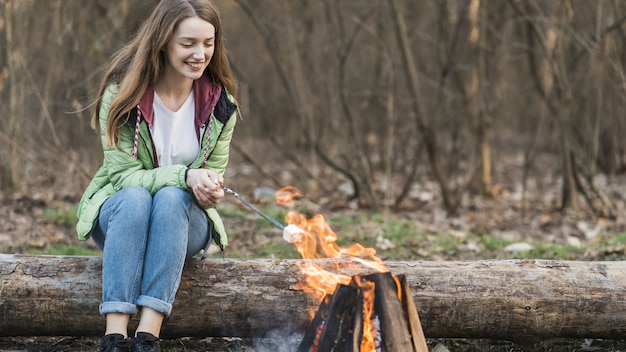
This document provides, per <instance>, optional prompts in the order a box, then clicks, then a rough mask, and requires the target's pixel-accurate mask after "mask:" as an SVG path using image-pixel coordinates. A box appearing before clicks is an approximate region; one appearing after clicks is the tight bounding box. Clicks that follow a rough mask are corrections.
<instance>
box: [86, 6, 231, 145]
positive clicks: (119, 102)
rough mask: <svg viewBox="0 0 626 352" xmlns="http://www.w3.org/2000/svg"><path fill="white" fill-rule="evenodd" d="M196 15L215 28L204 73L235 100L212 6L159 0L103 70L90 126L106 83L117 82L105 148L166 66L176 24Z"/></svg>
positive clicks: (115, 139)
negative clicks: (168, 48)
mask: <svg viewBox="0 0 626 352" xmlns="http://www.w3.org/2000/svg"><path fill="white" fill-rule="evenodd" d="M196 16H197V17H200V18H202V19H203V20H205V21H207V22H209V23H211V24H212V25H213V26H214V27H215V51H214V53H213V57H212V58H211V62H209V66H208V70H210V73H211V76H212V77H214V78H215V79H216V80H218V81H219V82H221V83H222V84H223V85H224V87H226V90H228V92H229V93H230V94H232V95H233V97H235V99H236V97H237V82H236V81H235V78H234V76H233V74H232V71H231V69H230V64H229V62H228V57H227V54H226V49H225V47H224V37H223V33H222V32H223V30H222V22H221V20H220V14H219V11H218V9H217V8H216V7H215V5H213V3H212V2H211V1H210V0H161V1H160V2H159V4H158V5H157V6H156V7H155V8H154V11H152V14H151V15H150V17H149V18H148V19H147V20H146V21H145V22H144V23H143V24H142V25H141V27H140V28H139V30H138V31H137V33H136V35H135V37H134V38H133V39H131V41H130V42H129V43H127V44H126V45H125V46H124V47H122V48H121V49H120V50H119V51H117V52H116V53H115V54H114V55H113V56H112V58H111V60H110V61H109V63H108V65H107V67H106V69H105V71H104V77H103V79H102V82H101V83H100V87H99V89H98V98H97V101H96V108H95V112H94V114H93V116H92V119H91V126H92V127H93V128H94V129H96V130H97V129H98V126H99V123H98V118H99V112H100V106H101V104H102V96H103V94H104V92H105V90H106V88H107V86H108V85H109V84H111V83H117V85H118V90H117V93H116V95H115V98H114V100H113V102H112V103H111V106H110V108H109V112H108V116H107V124H106V130H105V132H106V140H107V144H108V145H109V146H112V145H117V143H118V142H119V133H120V132H119V127H120V125H122V123H124V122H125V121H121V120H122V119H123V118H126V119H127V118H128V113H129V112H130V111H131V110H132V109H133V108H134V107H135V106H137V104H139V101H140V100H141V96H142V95H143V93H144V91H145V90H146V88H147V87H148V85H149V84H150V83H154V82H155V81H156V80H157V79H158V78H159V77H160V76H161V74H162V73H163V70H164V68H165V64H166V62H165V60H166V59H165V54H164V53H163V52H164V48H165V46H166V45H167V43H168V41H169V40H170V38H171V37H172V34H173V33H174V31H175V30H176V27H177V26H178V24H179V23H180V22H182V21H183V20H185V19H187V18H190V17H196Z"/></svg>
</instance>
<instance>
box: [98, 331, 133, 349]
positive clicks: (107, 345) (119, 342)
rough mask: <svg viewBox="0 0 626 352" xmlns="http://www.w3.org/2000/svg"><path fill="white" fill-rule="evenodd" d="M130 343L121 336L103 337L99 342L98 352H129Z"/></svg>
mask: <svg viewBox="0 0 626 352" xmlns="http://www.w3.org/2000/svg"><path fill="white" fill-rule="evenodd" d="M129 351H130V341H128V339H126V338H125V337H124V335H122V334H108V335H104V336H103V337H102V339H101V340H100V346H98V352H129Z"/></svg>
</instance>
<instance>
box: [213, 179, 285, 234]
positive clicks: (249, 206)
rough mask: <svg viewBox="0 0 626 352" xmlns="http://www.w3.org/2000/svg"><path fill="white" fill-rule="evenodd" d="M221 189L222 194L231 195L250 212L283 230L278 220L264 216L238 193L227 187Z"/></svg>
mask: <svg viewBox="0 0 626 352" xmlns="http://www.w3.org/2000/svg"><path fill="white" fill-rule="evenodd" d="M222 189H223V190H224V192H226V193H228V194H231V195H232V196H233V197H235V198H237V199H239V201H241V202H242V203H243V204H245V205H246V206H247V207H248V208H250V209H252V211H254V212H255V213H257V214H259V215H261V216H262V217H264V218H265V219H266V220H268V221H269V222H271V223H272V224H273V225H274V226H276V227H278V228H279V229H281V230H285V225H283V224H281V223H280V222H278V220H276V219H274V218H273V217H271V216H269V215H267V214H265V213H264V212H262V211H261V209H259V208H257V207H256V206H255V205H254V204H252V203H250V202H248V201H247V200H246V199H245V198H243V197H242V196H240V195H239V193H237V192H235V191H233V190H232V189H230V188H228V187H224V186H222Z"/></svg>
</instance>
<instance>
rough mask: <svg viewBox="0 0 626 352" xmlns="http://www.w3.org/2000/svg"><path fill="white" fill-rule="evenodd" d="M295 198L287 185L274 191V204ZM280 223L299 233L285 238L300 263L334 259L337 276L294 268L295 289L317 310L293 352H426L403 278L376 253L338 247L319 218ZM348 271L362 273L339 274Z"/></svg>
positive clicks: (310, 266)
mask: <svg viewBox="0 0 626 352" xmlns="http://www.w3.org/2000/svg"><path fill="white" fill-rule="evenodd" d="M300 197H303V195H302V194H301V193H300V192H299V191H298V190H297V189H295V188H293V187H291V186H287V187H284V188H281V189H279V190H278V191H277V192H276V202H277V203H278V204H282V205H286V206H292V205H293V204H294V200H295V199H297V198H300ZM285 219H286V221H287V223H288V224H289V226H296V227H297V228H298V231H297V232H293V233H289V232H287V234H286V237H288V238H286V239H287V240H288V241H289V242H290V243H292V244H293V245H294V246H295V247H296V250H297V251H298V253H300V255H301V256H302V258H303V259H321V258H331V259H337V270H336V272H331V271H328V270H325V269H323V268H322V267H321V266H319V265H316V264H315V262H314V261H306V260H305V261H302V262H298V263H297V265H298V267H299V269H300V271H301V273H302V277H301V278H300V279H299V280H298V283H297V284H296V285H295V286H294V288H295V289H297V290H302V291H304V292H306V293H307V294H309V295H310V296H311V297H313V298H315V299H316V300H318V301H319V302H320V304H319V308H318V309H317V311H316V312H311V315H312V321H311V324H310V325H309V327H308V328H307V330H306V332H305V335H304V337H303V339H302V342H301V343H300V346H299V348H298V352H326V351H342V352H343V351H361V352H376V351H385V352H411V351H413V352H427V351H428V348H427V346H426V340H425V337H424V333H423V331H422V327H421V323H420V320H419V316H418V314H417V309H416V307H415V303H414V302H413V299H412V296H411V292H410V290H409V286H408V285H407V283H406V280H405V278H404V277H403V276H395V275H393V274H392V273H390V272H389V270H388V269H387V267H386V266H385V264H384V263H383V261H382V260H381V259H380V258H378V257H377V256H376V250H374V249H373V248H366V247H363V246H362V245H360V244H353V245H352V246H350V247H348V248H341V247H339V245H337V243H336V241H337V234H336V233H335V232H334V231H333V230H332V229H331V228H330V227H329V225H328V224H327V223H326V221H325V219H324V217H323V215H321V214H317V215H315V216H313V217H311V218H307V217H305V216H304V215H303V214H300V213H298V212H295V211H289V212H288V213H287V215H286V217H285ZM289 226H288V227H289ZM339 263H340V264H339ZM346 264H347V265H349V266H350V267H346ZM340 265H341V266H340ZM363 270H367V271H369V273H363V272H362V271H363ZM347 271H351V272H361V273H359V274H356V275H353V276H349V275H345V274H342V272H347Z"/></svg>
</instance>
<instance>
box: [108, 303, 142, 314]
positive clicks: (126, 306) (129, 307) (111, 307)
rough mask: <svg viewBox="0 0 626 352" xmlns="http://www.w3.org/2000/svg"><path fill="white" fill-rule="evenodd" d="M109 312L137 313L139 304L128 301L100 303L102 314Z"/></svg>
mask: <svg viewBox="0 0 626 352" xmlns="http://www.w3.org/2000/svg"><path fill="white" fill-rule="evenodd" d="M108 313H121V314H130V315H136V314H137V306H136V305H134V304H132V303H127V302H104V303H102V304H100V314H101V315H106V314H108Z"/></svg>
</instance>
